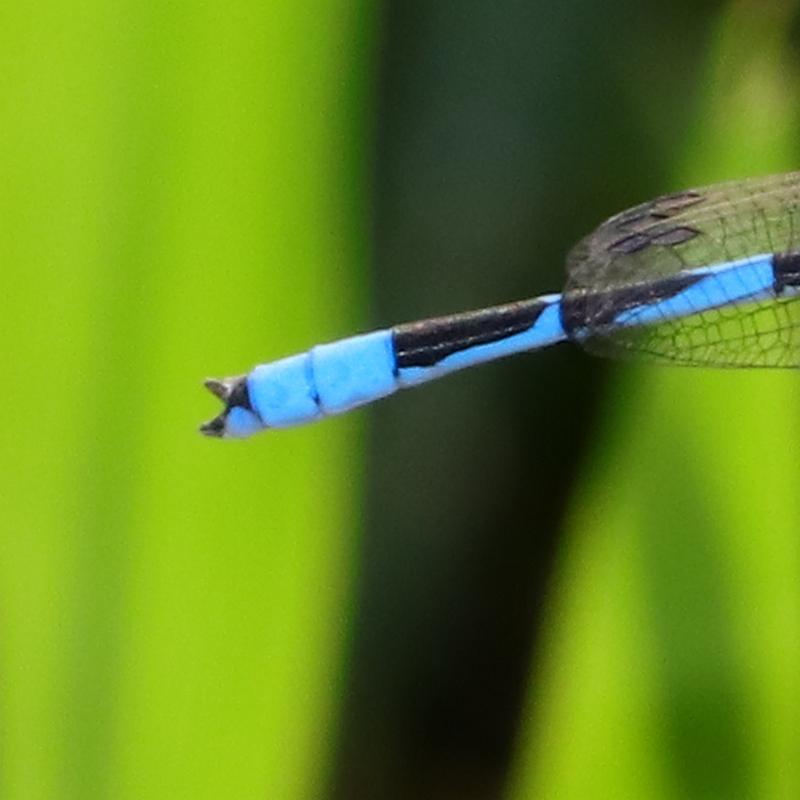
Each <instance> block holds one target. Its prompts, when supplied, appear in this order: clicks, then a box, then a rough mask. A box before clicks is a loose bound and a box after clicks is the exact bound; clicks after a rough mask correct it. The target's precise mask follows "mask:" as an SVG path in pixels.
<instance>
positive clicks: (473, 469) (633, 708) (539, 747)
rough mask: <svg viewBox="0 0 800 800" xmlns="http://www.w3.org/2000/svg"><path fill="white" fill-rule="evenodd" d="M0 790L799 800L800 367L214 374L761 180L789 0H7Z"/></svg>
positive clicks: (1, 163) (785, 145)
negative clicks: (257, 414)
mask: <svg viewBox="0 0 800 800" xmlns="http://www.w3.org/2000/svg"><path fill="white" fill-rule="evenodd" d="M0 75H2V78H0V102H2V117H1V118H0V179H1V181H2V182H1V183H0V187H1V188H2V191H0V204H2V207H1V208H0V269H1V270H2V277H3V280H2V292H0V348H2V355H3V357H2V363H3V364H4V367H5V371H4V375H5V378H4V409H5V419H6V422H5V424H4V425H3V426H2V434H0V446H2V459H1V460H0V469H1V470H2V473H1V474H0V486H2V490H1V491H2V499H3V507H4V514H3V517H2V520H3V523H2V529H1V533H0V798H3V799H5V798H13V799H14V800H39V799H40V798H48V799H49V798H59V799H61V798H63V799H65V800H68V799H69V798H81V799H82V800H83V799H85V798H137V799H141V798H148V799H149V798H182V797H192V798H237V800H249V798H271V799H272V798H274V799H276V800H282V799H283V798H316V797H331V798H342V799H346V800H351V798H353V799H355V800H360V799H361V798H365V799H371V798H381V799H383V798H386V799H388V800H394V799H395V798H397V799H398V800H399V799H400V798H433V799H435V800H439V799H444V798H460V799H461V798H468V799H469V800H473V799H476V800H477V799H481V800H483V799H484V798H486V799H487V800H488V798H508V800H521V799H522V798H576V800H578V799H579V798H776V799H778V800H782V799H783V798H796V797H798V796H800V587H799V585H798V584H799V581H800V545H799V544H798V532H800V497H798V491H797V487H798V485H800V483H798V481H799V480H800V447H799V446H798V442H799V441H800V417H799V416H798V410H800V382H799V381H800V379H799V378H798V377H797V375H796V374H790V373H777V372H776V373H760V374H755V373H744V372H738V373H732V372H731V373H722V372H701V371H698V370H671V369H655V368H646V367H629V366H624V367H623V366H619V365H611V364H605V363H601V362H599V361H596V360H593V359H591V358H589V357H588V356H584V355H583V354H581V353H578V352H575V351H573V350H571V349H570V348H563V349H562V348H557V349H555V350H553V351H552V352H543V353H540V354H537V355H536V356H535V357H534V356H530V357H520V358H517V359H514V360H511V361H509V362H507V363H503V364H496V365H492V366H488V367H485V368H483V369H480V370H477V371H474V372H473V373H472V374H468V373H467V374H461V375H458V376H454V377H453V378H451V379H448V380H447V381H444V382H442V383H441V384H440V385H432V386H430V387H428V388H426V389H424V390H420V391H418V392H409V393H406V394H404V395H402V396H398V397H397V398H394V399H392V400H389V401H387V402H385V403H382V404H380V405H379V406H377V407H376V408H375V409H374V410H369V411H363V412H359V413H355V414H353V415H350V416H349V417H345V418H341V419H334V420H330V421H326V422H325V423H321V424H319V425H316V426H311V427H308V428H304V429H298V430H292V431H284V432H273V433H270V434H268V435H264V436H263V437H260V438H257V439H253V440H249V441H246V442H241V443H225V442H218V441H212V440H206V439H203V438H201V437H200V436H199V435H197V434H196V432H195V428H196V425H197V424H198V423H199V422H200V421H201V420H203V419H205V418H207V417H209V416H211V415H212V414H213V413H215V401H214V400H213V398H211V397H210V396H209V395H207V394H205V393H204V392H203V391H202V389H201V386H200V380H201V379H202V378H203V377H205V376H207V375H224V374H230V373H236V372H240V371H243V370H246V369H247V368H249V367H250V366H252V365H253V364H255V363H258V362H260V361H265V360H268V359H270V358H273V357H277V356H280V355H283V354H286V353H290V352H293V351H297V350H302V349H305V348H307V347H308V346H310V345H312V344H314V343H315V342H318V341H324V340H329V339H332V338H335V337H338V336H342V335H346V334H348V333H351V332H352V331H355V330H365V329H368V328H369V327H371V326H375V325H386V324H390V323H394V322H400V321H405V320H409V319H414V318H418V317H423V316H428V315H433V314H440V313H446V312H450V311H456V310H461V309H465V308H472V307H476V306H482V305H488V304H491V303H495V302H500V301H504V300H509V299H514V298H517V297H525V296H530V295H533V294H536V293H540V292H545V291H553V290H557V289H559V288H560V286H561V284H562V280H563V278H562V270H563V267H562V265H563V260H564V254H565V252H566V251H567V249H568V248H569V246H570V245H571V244H572V243H573V242H574V241H575V240H576V239H577V238H579V237H580V236H581V235H583V234H584V233H586V232H587V231H589V230H591V229H592V227H593V226H594V225H596V224H597V223H598V222H599V221H601V220H602V219H603V218H604V217H605V216H608V215H609V214H611V213H613V212H615V211H617V210H620V209H621V208H624V207H626V206H628V205H631V204H634V203H636V202H638V201H641V200H644V199H647V198H649V197H651V196H655V195H657V194H661V193H664V192H667V191H672V190H675V189H680V188H684V187H685V186H690V185H698V184H702V183H704V182H709V181H714V180H721V179H724V178H732V177H739V176H745V175H756V174H763V173H768V172H771V171H785V170H789V169H793V168H795V167H797V165H798V155H800V145H798V141H800V140H798V132H800V113H799V112H800V82H799V81H798V78H799V77H800V7H798V3H797V2H795V1H794V0H791V1H789V0H785V1H784V2H780V0H738V2H697V0H676V1H675V2H670V3H650V4H642V3H640V2H634V1H633V0H613V1H610V2H599V0H564V2H562V3H546V2H541V1H540V0H536V1H533V0H528V1H527V2H523V0H499V1H498V2H496V3H491V4H490V3H482V2H478V0H463V1H462V2H455V0H450V1H449V2H441V3H430V2H423V1H422V0H409V1H408V2H400V1H399V0H395V2H384V3H370V2H365V1H364V0H327V2H316V3H313V2H312V3H295V2H289V0H269V1H268V2H266V3H256V2H244V1H243V0H232V2H228V3H215V2H202V1H201V2H194V3H189V2H183V1H182V0H175V2H164V3H155V2H150V3H147V2H145V3H141V2H130V0H128V2H125V1H124V0H123V1H122V2H113V3H112V2H103V1H102V0H86V2H78V3H66V2H57V0H44V2H41V3H38V4H25V3H8V4H4V5H3V6H2V7H1V8H0Z"/></svg>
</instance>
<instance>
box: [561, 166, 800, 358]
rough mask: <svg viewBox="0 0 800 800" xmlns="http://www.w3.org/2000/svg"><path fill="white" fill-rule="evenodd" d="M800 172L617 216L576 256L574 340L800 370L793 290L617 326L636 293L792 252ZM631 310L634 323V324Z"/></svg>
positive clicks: (571, 267) (594, 346)
mask: <svg viewBox="0 0 800 800" xmlns="http://www.w3.org/2000/svg"><path fill="white" fill-rule="evenodd" d="M798 237H800V173H797V172H795V173H788V174H784V175H776V176H771V177H767V178H755V179H748V180H743V181H735V182H729V183H721V184H717V185H714V186H708V187H702V188H698V189H692V190H688V191H685V192H679V193H676V194H671V195H665V196H664V197H659V198H657V199H655V200H651V201H649V202H647V203H643V204H641V205H639V206H636V207H634V208H631V209H629V210H627V211H624V212H622V213H621V214H617V215H616V216H614V217H611V219H609V220H607V221H606V222H604V223H603V224H602V225H601V226H600V227H599V228H598V229H597V230H596V231H595V232H594V233H592V234H590V235H589V236H587V237H586V238H585V239H583V240H582V241H581V242H579V243H578V245H577V246H576V247H575V248H574V249H573V251H572V252H571V253H570V255H569V257H568V261H567V270H568V276H569V278H568V282H567V288H566V290H565V293H564V295H565V301H566V302H567V303H568V304H571V307H572V308H576V307H577V308H580V319H578V320H577V321H574V320H573V325H574V328H573V332H574V333H573V335H574V338H576V339H578V340H579V341H580V342H581V343H582V344H583V345H584V346H585V347H586V348H587V349H589V350H591V351H593V352H595V353H599V354H602V355H614V356H626V355H633V354H638V355H643V356H645V357H646V358H649V359H651V360H656V361H669V362H673V363H682V364H695V365H709V366H711V365H713V366H742V367H744V366H799V365H800V301H798V299H797V298H796V297H794V296H791V293H789V294H787V295H786V296H782V295H779V294H776V293H772V294H771V295H770V296H768V297H762V298H760V299H758V300H748V299H740V300H733V301H732V302H731V303H729V304H725V305H721V306H719V307H715V308H701V309H700V310H698V311H697V313H687V314H686V315H685V316H681V317H665V318H664V319H663V320H660V321H654V322H653V323H652V324H647V325H641V326H637V325H630V324H629V325H620V324H618V318H619V316H618V314H617V313H616V311H617V309H616V305H617V304H618V303H619V298H620V296H621V293H623V294H624V292H625V291H628V290H630V288H631V287H634V288H635V287H637V286H638V287H643V292H644V294H645V295H646V294H647V291H646V288H647V287H648V286H649V285H652V284H653V283H654V282H656V283H658V282H659V281H660V282H661V283H662V284H663V282H664V279H669V278H670V277H671V276H677V275H678V274H686V273H687V272H690V271H692V270H697V269H700V268H703V267H708V266H713V265H721V264H724V263H726V262H731V261H738V260H742V259H748V258H753V259H754V260H755V259H756V257H757V256H763V254H765V253H766V254H770V253H789V252H794V251H795V250H796V249H797V247H798V244H800V243H799V242H798ZM630 316H631V315H630V314H629V318H630Z"/></svg>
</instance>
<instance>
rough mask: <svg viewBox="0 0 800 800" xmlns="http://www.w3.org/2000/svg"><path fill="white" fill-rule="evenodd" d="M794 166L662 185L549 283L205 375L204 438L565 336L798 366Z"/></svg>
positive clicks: (666, 353) (720, 362)
mask: <svg viewBox="0 0 800 800" xmlns="http://www.w3.org/2000/svg"><path fill="white" fill-rule="evenodd" d="M799 209H800V172H794V173H789V174H786V175H775V176H772V177H768V178H756V179H748V180H743V181H737V182H729V183H720V184H716V185H714V186H707V187H705V188H700V189H690V190H688V191H683V192H677V193H675V194H669V195H665V196H663V197H659V198H657V199H656V200H652V201H650V202H648V203H643V204H642V205H639V206H636V207H635V208H632V209H630V210H628V211H623V212H622V213H621V214H617V215H616V216H614V217H611V219H609V220H607V221H606V222H604V223H603V224H602V225H601V226H600V227H599V228H598V229H597V230H596V231H594V233H592V234H590V235H589V236H587V237H586V238H585V239H583V240H582V241H581V242H580V243H579V244H578V245H577V246H576V247H575V248H574V249H573V250H572V252H571V253H570V254H569V257H568V260H567V274H568V280H567V284H566V287H565V289H564V291H563V292H562V293H561V294H547V295H542V296H541V297H535V298H532V299H530V300H521V301H518V302H515V303H508V304H506V305H500V306H494V307H492V308H484V309H480V310H478V311H469V312H465V313H462V314H455V315H452V316H446V317H439V318H435V319H428V320H423V321H421V322H412V323H409V324H406V325H398V326H396V327H394V328H388V329H385V330H380V331H375V332H373V333H367V334H363V335H360V336H354V337H351V338H348V339H342V340H340V341H337V342H333V343H331V344H323V345H317V346H316V347H313V348H312V349H311V350H309V351H308V352H306V353H303V354H301V355H296V356H291V357H289V358H283V359H281V360H279V361H274V362H271V363H268V364H262V365H261V366H257V367H255V369H253V370H252V371H251V372H249V373H247V374H246V375H241V376H239V377H235V378H227V379H225V380H208V381H206V386H207V387H208V388H209V389H210V390H211V392H213V393H214V394H215V395H216V396H217V397H219V398H220V399H221V400H222V401H223V403H225V409H224V410H223V411H222V413H221V414H220V415H219V416H217V417H215V418H214V419H212V420H211V421H210V422H207V423H205V424H204V425H203V426H202V427H201V429H200V430H201V431H202V432H203V433H205V434H208V435H209V436H224V437H243V436H248V435H250V434H251V433H255V432H256V431H259V430H262V429H265V428H282V427H287V426H290V425H298V424H300V423H304V422H311V421H313V420H317V419H321V418H322V417H326V416H330V415H332V414H341V413H343V412H345V411H349V410H350V409H351V408H355V407H356V406H361V405H364V404H365V403H370V402H372V401H373V400H377V399H378V398H380V397H385V396H386V395H389V394H392V393H393V392H395V391H396V390H398V389H402V388H405V387H408V386H416V385H417V384H419V383H425V382H426V381H430V380H433V379H435V378H439V377H441V376H443V375H447V374H448V373H450V372H453V371H455V370H458V369H463V368H464V367H471V366H473V365H474V364H480V363H483V362H484V361H492V360H494V359H496V358H502V357H504V356H508V355H511V354H513V353H519V352H522V351H525V350H538V349H539V348H542V347H548V346H549V345H552V344H556V343H558V342H564V341H571V342H577V343H578V344H580V345H581V346H582V347H585V348H586V349H587V350H589V351H591V352H594V353H598V354H602V355H613V356H626V355H632V354H637V355H641V356H644V357H646V358H648V359H650V360H653V361H661V362H668V363H673V364H684V365H695V366H709V367H797V366H800V303H798V302H797V300H798V297H799V296H800V241H798V236H799V235H800V219H798V216H799V215H800V210H799Z"/></svg>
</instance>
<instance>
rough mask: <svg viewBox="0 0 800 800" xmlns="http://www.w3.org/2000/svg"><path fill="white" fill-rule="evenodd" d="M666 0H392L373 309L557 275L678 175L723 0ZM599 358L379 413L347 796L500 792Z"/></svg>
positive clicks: (543, 282) (347, 743)
mask: <svg viewBox="0 0 800 800" xmlns="http://www.w3.org/2000/svg"><path fill="white" fill-rule="evenodd" d="M659 5H663V4H646V6H647V8H645V9H642V8H640V6H641V4H639V3H633V2H617V3H613V2H612V3H601V2H596V0H567V2H562V3H544V2H530V0H528V1H527V2H524V1H523V0H519V1H515V0H500V1H499V2H495V3H485V2H478V0H463V1H461V2H455V0H451V1H450V2H436V3H431V2H427V1H423V0H410V1H405V0H404V1H403V2H399V1H398V2H393V3H388V4H386V5H385V6H384V14H383V31H382V40H381V46H380V50H379V59H380V63H379V69H380V72H381V80H380V85H379V97H378V102H377V113H378V130H377V153H376V170H375V218H374V219H375V256H376V260H375V279H374V285H375V301H376V302H375V307H376V312H375V322H376V324H381V325H385V324H387V323H395V322H401V321H406V320H409V319H415V318H421V317H426V316H431V315H438V314H443V313H448V312H453V311H458V310H463V309H468V308H474V307H479V306H483V305H489V304H493V303H497V302H501V301H506V300H510V299H516V298H521V297H527V296H531V295H534V294H539V293H542V292H548V291H558V290H560V289H561V287H562V284H563V280H564V279H563V264H564V256H565V253H566V251H567V250H568V248H569V247H570V246H571V245H572V244H573V243H574V242H575V241H576V240H577V239H578V238H579V237H580V236H581V235H583V234H584V233H586V232H588V231H590V230H591V229H592V228H593V227H594V226H595V225H596V224H597V223H598V222H600V221H601V220H602V219H603V218H604V217H606V216H608V215H609V214H610V213H613V212H614V211H617V210H620V209H621V208H623V207H624V206H627V205H631V204H633V203H635V202H637V201H639V200H643V199H647V198H648V197H649V196H651V195H654V194H658V193H660V192H663V191H667V190H670V189H672V188H676V187H672V186H671V184H670V183H669V169H670V165H671V164H672V163H673V162H674V157H675V154H676V152H679V151H680V148H681V147H683V146H685V144H686V126H687V124H688V121H689V120H691V119H693V117H694V115H695V114H696V109H695V107H694V101H695V98H694V97H693V96H692V95H691V94H689V93H687V87H697V78H696V73H697V70H698V69H699V67H700V66H702V59H703V57H704V53H705V37H706V36H707V34H708V29H709V23H710V21H711V18H712V17H711V14H712V12H714V11H715V10H716V9H717V7H718V4H717V3H706V4H703V3H696V2H682V3H681V2H675V3H672V4H669V8H660V7H659ZM654 119H655V120H656V124H655V125H654V124H653V120H654ZM645 120H647V124H646V125H645ZM602 373H603V365H602V364H601V363H600V362H597V361H594V360H592V359H590V358H589V357H586V356H584V355H583V354H581V353H579V352H577V351H576V350H575V349H574V348H570V347H567V346H561V347H559V348H555V349H554V350H552V351H545V352H541V353H538V354H533V355H530V356H522V357H517V358H515V359H512V360H510V361H507V362H505V363H501V364H495V365H491V366H486V367H483V368H481V369H478V370H475V371H472V372H470V373H467V374H462V375H457V376H454V377H451V378H449V379H447V380H445V381H443V382H442V383H440V384H438V385H431V386H429V387H426V388H424V389H420V390H417V391H413V392H408V393H405V394H404V395H401V396H398V397H396V398H394V399H392V400H390V401H387V402H385V403H383V404H381V405H380V406H379V407H378V408H377V410H376V411H375V412H374V425H373V428H372V439H371V441H372V448H371V456H370V460H369V487H370V498H369V511H368V513H369V517H368V526H367V531H366V535H365V538H364V543H363V551H362V558H361V575H360V584H359V605H358V616H357V623H356V630H355V639H354V646H353V660H352V669H351V672H350V676H349V683H348V689H347V695H346V702H345V709H344V719H343V729H342V739H341V748H340V752H339V758H338V761H337V770H336V774H335V776H334V786H333V796H335V797H339V798H344V799H345V800H351V799H352V800H371V799H372V798H380V799H381V800H394V798H398V800H399V799H400V798H402V799H403V800H407V799H408V798H460V799H461V800H465V799H466V798H497V797H500V796H501V795H502V790H503V785H504V780H505V777H506V773H507V769H508V766H509V761H510V757H511V755H512V754H513V745H514V737H515V734H516V733H517V729H518V725H519V722H520V711H521V709H522V707H523V700H524V696H525V691H526V682H527V679H528V677H529V674H530V662H531V652H532V651H533V653H534V658H535V646H536V643H537V633H538V630H539V626H540V623H541V620H542V611H543V601H544V599H545V596H546V593H547V591H548V588H549V584H550V578H551V569H552V564H553V556H554V553H555V552H556V548H557V546H558V537H559V533H560V530H561V520H562V516H563V513H564V510H565V507H566V503H567V501H568V499H569V496H570V491H571V487H572V484H573V481H574V479H575V477H576V474H577V471H578V469H579V468H580V465H581V462H582V459H583V456H584V453H585V452H586V447H587V444H588V443H589V437H590V435H591V431H592V426H593V424H594V423H595V422H596V418H597V410H598V401H600V400H602V397H603V385H602V380H601V375H602Z"/></svg>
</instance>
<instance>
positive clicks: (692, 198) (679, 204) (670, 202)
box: [652, 190, 705, 216]
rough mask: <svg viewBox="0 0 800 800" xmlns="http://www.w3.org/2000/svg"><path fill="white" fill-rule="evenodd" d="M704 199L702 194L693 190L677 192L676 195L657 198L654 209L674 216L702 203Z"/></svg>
mask: <svg viewBox="0 0 800 800" xmlns="http://www.w3.org/2000/svg"><path fill="white" fill-rule="evenodd" d="M704 199H705V198H704V197H703V195H702V194H700V192H695V191H693V190H689V191H687V192H675V193H674V194H665V195H662V196H661V197H657V198H656V199H655V200H653V202H652V207H653V210H655V211H660V212H661V213H663V214H666V215H667V216H672V215H673V214H677V213H678V212H679V211H683V209H684V208H689V207H690V206H695V205H697V204H698V203H702V202H703V200H704Z"/></svg>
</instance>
